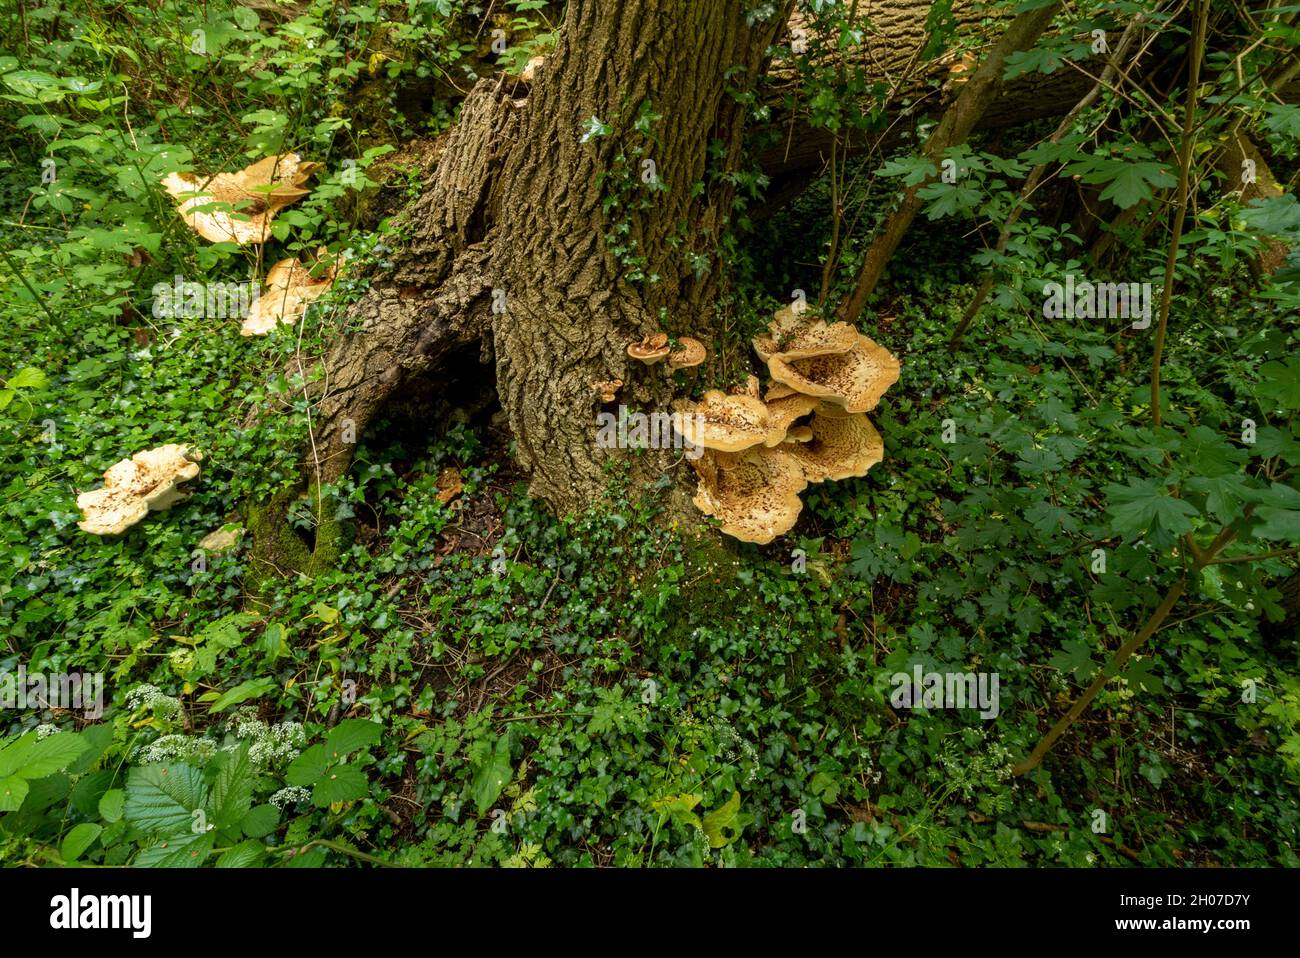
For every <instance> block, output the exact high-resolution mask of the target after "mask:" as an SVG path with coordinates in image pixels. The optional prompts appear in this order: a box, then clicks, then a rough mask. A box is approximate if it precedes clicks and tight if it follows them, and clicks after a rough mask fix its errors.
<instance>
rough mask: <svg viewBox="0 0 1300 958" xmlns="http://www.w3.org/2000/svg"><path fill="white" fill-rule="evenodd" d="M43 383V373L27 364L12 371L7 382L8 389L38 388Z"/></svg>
mask: <svg viewBox="0 0 1300 958" xmlns="http://www.w3.org/2000/svg"><path fill="white" fill-rule="evenodd" d="M44 385H45V373H43V372H41V371H40V370H39V369H35V368H33V367H31V366H28V367H27V368H26V369H20V370H18V372H16V373H14V375H13V378H11V379H10V380H9V382H8V386H9V388H10V389H40V388H41V387H42V386H44Z"/></svg>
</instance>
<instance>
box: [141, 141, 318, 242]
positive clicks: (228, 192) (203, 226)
mask: <svg viewBox="0 0 1300 958" xmlns="http://www.w3.org/2000/svg"><path fill="white" fill-rule="evenodd" d="M318 169H320V164H319V163H309V162H306V161H304V160H302V159H301V158H300V157H299V156H298V154H297V153H283V154H278V155H276V156H268V157H266V158H265V159H262V160H258V161H257V162H256V163H253V164H251V165H249V166H246V167H244V169H242V170H240V171H239V172H237V173H217V174H214V175H213V176H211V177H207V178H204V177H202V176H199V175H196V174H194V173H168V174H167V177H166V178H165V179H164V180H163V183H162V185H163V189H165V190H166V191H167V192H168V193H170V194H171V195H172V196H173V197H175V198H176V199H177V200H178V201H179V207H178V209H179V212H180V214H181V218H182V219H184V220H185V222H186V223H187V224H188V225H189V227H190V229H192V230H194V232H196V233H198V234H199V235H200V236H202V237H203V238H204V239H205V240H208V241H209V242H212V243H223V242H231V243H237V244H239V245H240V246H246V245H248V244H249V243H265V242H266V240H267V238H268V237H269V236H270V235H271V220H273V219H274V218H275V216H276V214H277V213H279V212H280V210H282V209H284V208H285V207H286V206H290V205H292V204H294V203H296V202H298V200H300V199H302V198H303V197H304V196H306V195H307V194H308V193H310V192H311V190H309V189H306V188H305V187H304V186H303V184H304V183H306V182H307V178H308V177H309V176H311V175H312V173H314V172H316V170H318ZM213 204H222V205H223V206H228V207H230V208H229V209H205V207H209V206H212V205H213Z"/></svg>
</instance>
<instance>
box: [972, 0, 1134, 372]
mask: <svg viewBox="0 0 1300 958" xmlns="http://www.w3.org/2000/svg"><path fill="white" fill-rule="evenodd" d="M1144 22H1145V17H1143V15H1142V14H1140V13H1139V14H1138V15H1137V16H1135V17H1134V18H1133V19H1132V20H1131V21H1129V24H1128V26H1127V27H1126V28H1125V29H1124V33H1123V35H1122V36H1121V37H1120V40H1119V43H1118V44H1116V46H1115V49H1114V50H1113V51H1112V54H1111V57H1110V59H1109V61H1108V62H1107V63H1106V67H1105V69H1104V70H1102V73H1101V77H1100V78H1099V79H1098V80H1097V82H1096V83H1094V84H1093V85H1092V88H1091V89H1090V90H1089V91H1088V92H1087V93H1085V94H1084V95H1083V98H1082V99H1081V100H1080V101H1079V102H1078V103H1076V104H1075V105H1074V106H1073V108H1071V110H1070V112H1069V113H1067V114H1066V115H1065V118H1064V119H1063V120H1061V123H1060V125H1059V126H1058V127H1057V128H1056V132H1054V133H1053V134H1052V135H1051V137H1050V138H1049V139H1048V143H1050V144H1051V145H1053V146H1055V145H1056V144H1058V143H1060V142H1061V140H1063V139H1065V135H1066V134H1067V133H1069V132H1070V130H1071V129H1072V128H1073V126H1074V121H1075V120H1077V119H1078V118H1079V115H1080V114H1082V113H1083V111H1084V110H1086V109H1088V107H1090V106H1092V104H1093V103H1095V102H1096V100H1097V98H1098V97H1099V96H1100V95H1101V91H1102V90H1103V89H1104V88H1105V87H1106V85H1107V84H1109V83H1110V82H1111V81H1113V80H1114V78H1115V75H1116V74H1117V73H1119V70H1120V65H1121V64H1123V62H1124V57H1125V56H1126V55H1127V54H1128V48H1129V47H1130V46H1131V45H1132V43H1133V41H1134V39H1136V37H1137V34H1138V30H1139V29H1140V28H1141V26H1142V24H1143V23H1144ZM1047 166H1048V164H1046V163H1039V164H1038V165H1037V166H1035V167H1034V168H1033V169H1032V170H1030V171H1029V175H1028V176H1027V177H1025V183H1024V186H1023V187H1021V189H1020V196H1019V198H1018V199H1017V200H1016V205H1015V206H1014V207H1013V208H1012V210H1011V212H1010V213H1009V214H1008V215H1007V221H1006V222H1005V223H1004V224H1003V225H1002V230H1001V232H999V233H998V241H997V244H996V245H995V246H994V249H995V251H996V252H997V253H998V255H1001V254H1002V253H1005V252H1006V250H1007V243H1008V242H1010V240H1011V230H1012V227H1014V226H1015V225H1016V223H1018V222H1019V221H1020V217H1021V215H1022V214H1023V213H1024V211H1025V210H1026V209H1028V207H1029V197H1030V196H1032V195H1033V193H1034V191H1035V190H1036V189H1038V184H1039V181H1040V180H1042V178H1043V174H1044V173H1045V172H1046V171H1047ZM994 278H995V274H994V271H993V270H992V269H989V270H987V271H985V273H984V279H983V281H982V282H981V283H980V288H979V290H978V291H977V292H976V294H975V298H974V299H972V300H971V303H970V305H969V306H968V307H966V313H965V314H964V315H963V316H962V318H961V322H960V323H958V324H957V328H956V329H955V330H953V334H952V339H950V340H949V341H948V349H949V350H956V349H957V347H958V346H959V345H960V344H961V339H962V337H963V336H964V335H966V330H967V329H969V328H970V324H971V322H972V321H973V320H974V319H975V317H976V316H978V315H979V311H980V309H981V308H982V307H983V305H984V301H985V300H986V299H988V295H989V293H990V292H992V290H993V281H994Z"/></svg>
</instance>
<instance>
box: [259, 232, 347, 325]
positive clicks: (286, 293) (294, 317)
mask: <svg viewBox="0 0 1300 958" xmlns="http://www.w3.org/2000/svg"><path fill="white" fill-rule="evenodd" d="M322 252H324V251H323V250H322ZM342 264H343V261H342V259H337V260H335V261H334V264H333V265H332V266H331V267H330V268H329V269H328V270H326V271H325V275H324V276H322V277H321V278H320V279H314V278H312V275H311V272H310V270H309V267H307V266H304V265H303V264H302V263H300V262H298V261H297V260H296V259H282V260H280V262H278V263H276V264H275V265H274V266H272V267H271V270H270V272H268V273H267V274H266V286H265V287H263V289H262V292H261V295H259V296H258V297H257V299H255V300H253V302H252V304H251V305H250V306H249V307H248V315H247V316H246V317H245V318H244V322H243V325H241V326H240V327H239V335H241V336H265V335H266V334H267V333H269V332H270V331H271V330H273V329H275V327H276V326H278V325H279V324H280V323H296V322H298V320H300V319H301V318H302V317H303V315H304V314H305V313H306V312H307V307H308V306H310V305H311V304H312V303H313V302H315V301H316V300H318V299H320V297H321V296H323V295H324V294H325V293H327V292H329V289H330V287H331V286H333V285H334V280H335V278H336V277H337V276H338V274H339V269H340V268H341V267H342Z"/></svg>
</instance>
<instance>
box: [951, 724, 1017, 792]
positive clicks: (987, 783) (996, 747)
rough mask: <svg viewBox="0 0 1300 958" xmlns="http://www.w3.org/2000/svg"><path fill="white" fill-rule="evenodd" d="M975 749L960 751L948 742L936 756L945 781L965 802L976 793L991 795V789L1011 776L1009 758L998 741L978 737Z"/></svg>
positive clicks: (1004, 748)
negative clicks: (941, 752)
mask: <svg viewBox="0 0 1300 958" xmlns="http://www.w3.org/2000/svg"><path fill="white" fill-rule="evenodd" d="M979 738H980V741H979V742H978V746H977V747H976V748H973V749H971V750H970V751H966V752H961V748H962V747H961V746H959V745H957V744H956V743H950V744H949V746H948V747H947V748H945V749H944V751H943V754H941V755H940V756H939V764H940V765H941V766H943V768H944V769H945V770H946V771H947V772H948V776H949V781H950V782H951V783H952V785H953V786H954V787H955V788H956V789H957V790H958V791H960V792H961V794H962V797H963V798H965V799H967V800H969V799H970V798H971V797H972V796H973V795H974V794H975V793H976V792H977V791H979V792H983V793H985V794H988V793H991V792H992V791H993V790H994V786H995V785H997V784H1000V783H1002V782H1005V781H1006V780H1007V779H1009V778H1010V777H1011V767H1012V763H1013V760H1014V759H1013V756H1012V754H1011V750H1010V749H1008V748H1007V747H1006V746H1005V745H1003V744H1002V743H1001V742H989V741H988V740H987V736H985V735H983V734H981V735H980V736H979Z"/></svg>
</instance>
